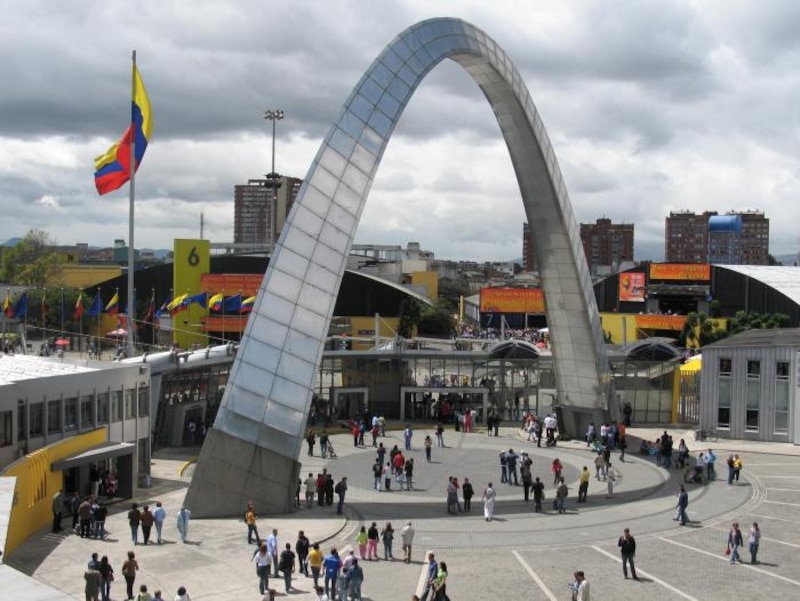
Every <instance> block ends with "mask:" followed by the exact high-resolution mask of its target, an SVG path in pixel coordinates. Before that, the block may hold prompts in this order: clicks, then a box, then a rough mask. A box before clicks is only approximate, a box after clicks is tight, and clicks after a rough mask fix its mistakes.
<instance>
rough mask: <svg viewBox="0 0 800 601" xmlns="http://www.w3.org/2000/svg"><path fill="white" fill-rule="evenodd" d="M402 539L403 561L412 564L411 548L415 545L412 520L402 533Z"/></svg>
mask: <svg viewBox="0 0 800 601" xmlns="http://www.w3.org/2000/svg"><path fill="white" fill-rule="evenodd" d="M400 539H401V540H402V541H403V561H405V562H406V563H411V547H412V546H413V545H414V527H413V526H412V525H411V520H409V521H407V522H406V525H405V527H404V528H403V529H402V530H401V531H400Z"/></svg>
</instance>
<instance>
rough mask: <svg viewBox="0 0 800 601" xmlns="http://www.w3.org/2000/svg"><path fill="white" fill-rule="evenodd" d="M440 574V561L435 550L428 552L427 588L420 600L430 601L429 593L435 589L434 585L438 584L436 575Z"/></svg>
mask: <svg viewBox="0 0 800 601" xmlns="http://www.w3.org/2000/svg"><path fill="white" fill-rule="evenodd" d="M438 575H439V563H438V562H437V561H436V557H435V556H434V554H433V552H429V553H428V570H427V572H426V574H425V590H424V591H423V592H422V597H420V598H419V601H428V595H430V594H431V592H432V591H433V586H434V584H436V577H437V576H438Z"/></svg>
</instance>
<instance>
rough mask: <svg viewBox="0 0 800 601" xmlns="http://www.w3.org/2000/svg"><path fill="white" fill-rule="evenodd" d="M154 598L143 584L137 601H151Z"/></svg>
mask: <svg viewBox="0 0 800 601" xmlns="http://www.w3.org/2000/svg"><path fill="white" fill-rule="evenodd" d="M152 598H153V597H151V596H150V593H149V592H148V591H147V585H146V584H143V585H142V586H140V587H139V594H138V595H136V601H151V599H152Z"/></svg>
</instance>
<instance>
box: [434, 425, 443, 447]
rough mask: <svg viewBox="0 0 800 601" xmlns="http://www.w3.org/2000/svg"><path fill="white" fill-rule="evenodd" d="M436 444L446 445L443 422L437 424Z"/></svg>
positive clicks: (439, 445) (438, 445)
mask: <svg viewBox="0 0 800 601" xmlns="http://www.w3.org/2000/svg"><path fill="white" fill-rule="evenodd" d="M436 446H437V447H444V426H443V425H442V424H441V422H439V423H438V424H436Z"/></svg>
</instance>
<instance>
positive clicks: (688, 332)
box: [680, 312, 726, 348]
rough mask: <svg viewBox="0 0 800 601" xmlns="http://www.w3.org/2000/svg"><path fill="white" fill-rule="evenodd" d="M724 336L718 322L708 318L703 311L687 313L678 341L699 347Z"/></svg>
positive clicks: (685, 344)
mask: <svg viewBox="0 0 800 601" xmlns="http://www.w3.org/2000/svg"><path fill="white" fill-rule="evenodd" d="M725 336H726V332H725V330H723V329H721V328H720V327H719V322H718V321H716V320H714V319H710V318H709V317H708V315H706V314H705V313H702V312H701V313H695V312H692V313H689V315H687V316H686V323H684V324H683V331H681V335H680V341H681V343H682V344H683V346H685V347H694V348H700V347H702V346H705V345H706V344H710V343H712V342H714V341H715V340H719V339H721V338H724V337H725Z"/></svg>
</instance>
